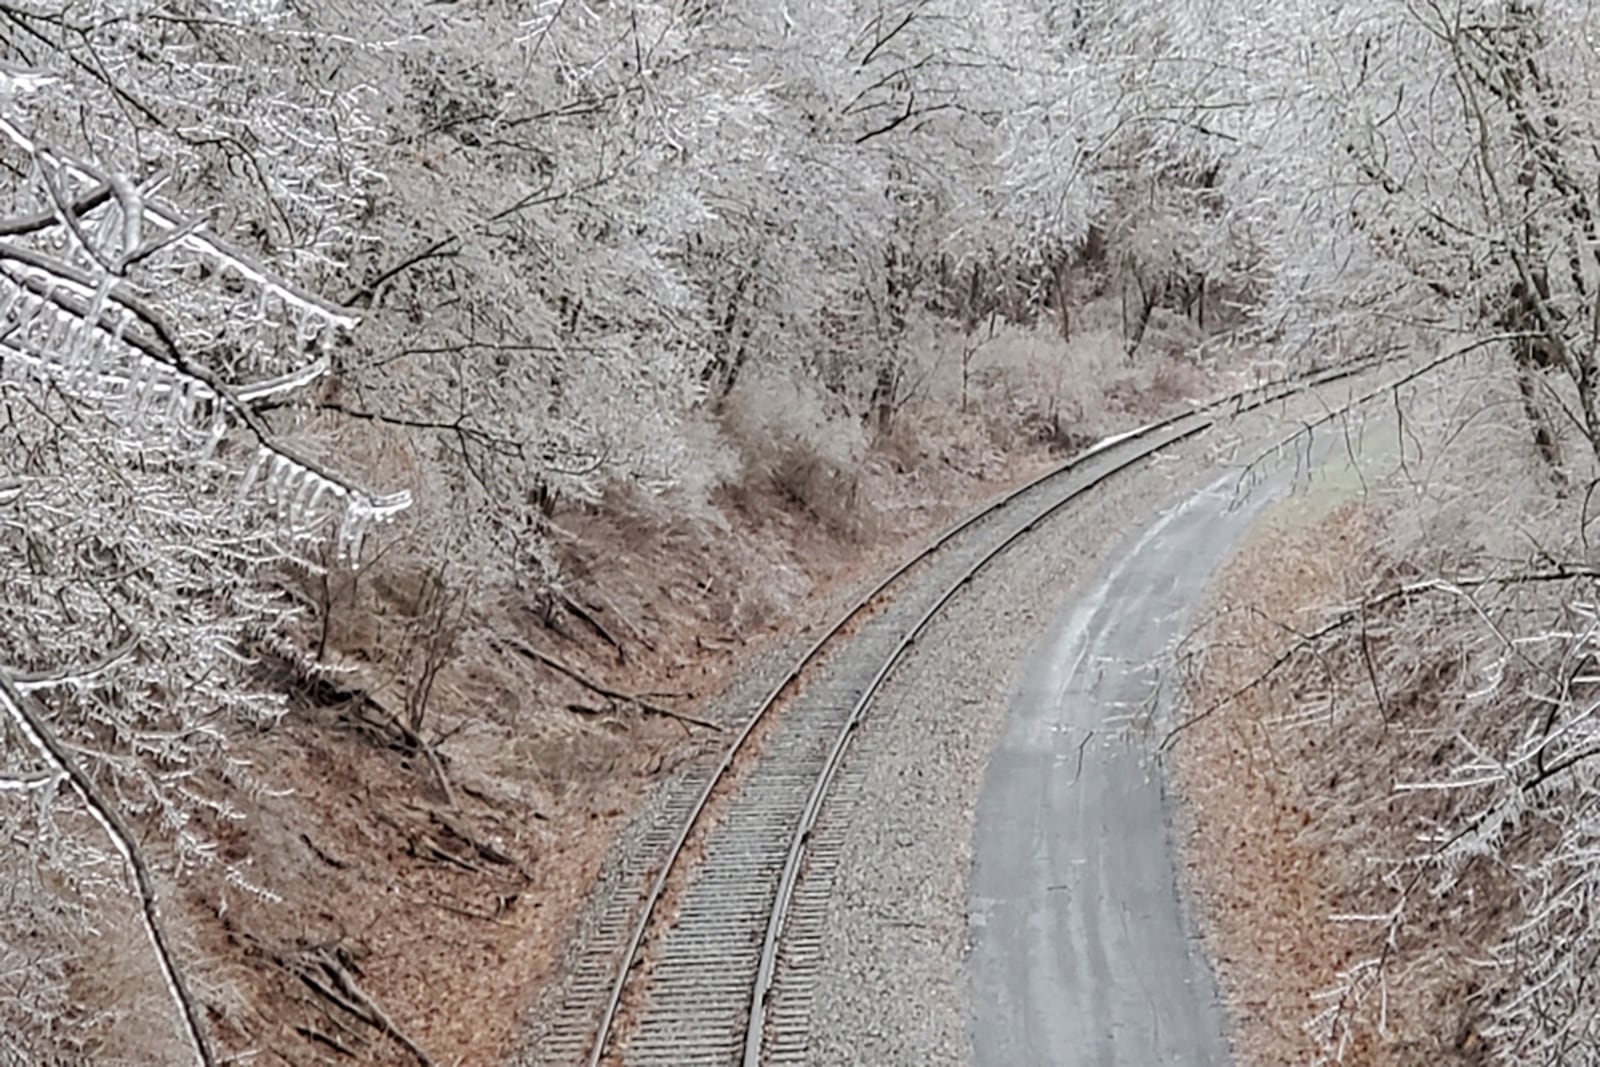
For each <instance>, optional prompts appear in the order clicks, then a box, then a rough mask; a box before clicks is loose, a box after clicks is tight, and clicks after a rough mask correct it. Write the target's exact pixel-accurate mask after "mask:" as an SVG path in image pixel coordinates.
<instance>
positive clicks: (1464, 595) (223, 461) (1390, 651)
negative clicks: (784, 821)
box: [0, 0, 1600, 1064]
mask: <svg viewBox="0 0 1600 1067" xmlns="http://www.w3.org/2000/svg"><path fill="white" fill-rule="evenodd" d="M1597 33H1600V26H1597V25H1596V24H1595V16H1594V14H1593V13H1592V12H1591V10H1590V7H1589V5H1588V4H1586V3H1577V2H1569V0H1548V2H1536V0H1533V2H1491V0H1484V2H1471V3H1467V2H1456V0H1360V2H1352V3H1330V2H1327V0H1274V2H1270V3H1269V2H1265V0H1178V2H1172V0H1075V2H1066V0H1061V2H1057V0H1037V2H1030V0H1002V2H996V3H986V4H974V3H965V2H955V0H881V2H877V0H875V2H861V3H857V2H855V0H818V2H815V3H800V2H787V3H786V2H783V0H771V2H767V0H757V2H754V3H746V4H739V3H724V2H716V0H683V2H678V0H663V2H650V0H639V2H632V3H620V2H610V0H588V2H584V0H526V2H522V3H494V2H490V0H460V2H456V3H438V2H433V0H428V2H424V0H390V2H387V3H382V4H377V3H361V2H354V0H334V2H329V3H307V2H303V0H0V168H3V179H0V184H3V189H0V315H3V319H0V1062H4V1063H17V1064H53V1063H61V1064H78V1063H94V1064H116V1063H130V1064H150V1063H158V1064H166V1063H172V1064H179V1063H190V1062H201V1063H206V1064H212V1063H222V1062H237V1063H278V1062H282V1063H323V1062H326V1063H349V1062H370V1063H393V1062H418V1063H424V1064H427V1063H440V1064H444V1063H463V1064H466V1063H474V1064H476V1063H484V1064H490V1063H497V1062H501V1061H502V1060H503V1058H504V1057H506V1056H508V1055H509V1054H510V1053H511V1051H512V1050H513V1049H514V1048H515V1047H516V1044H517V1034H518V1028H519V1027H520V1026H522V1025H524V1024H525V1023H526V1013H527V1012H528V1011H529V1010H530V1009H531V1007H532V1005H533V1004H534V998H535V994H536V993H537V990H538V986H539V983H540V981H541V980H542V979H543V978H545V977H546V976H548V974H549V973H550V971H551V969H552V968H553V967H554V966H556V962H557V960H556V957H557V954H558V953H559V951H560V947H561V939H562V938H563V936H565V932H566V928H567V924H568V923H569V922H570V920H571V916H572V914H573V911H574V909H575V907H576V905H577V902H578V901H579V900H581V898H582V895H583V893H584V891H585V888H586V886H587V884H588V882H589V881H590V880H591V879H592V878H593V877H594V875H595V873H596V870H597V867H598V865H599V863H600V862H601V859H602V857H603V856H604V854H605V850H606V848H607V846H608V844H609V842H610V841H611V839H612V837H613V835H614V834H615V833H616V831H617V829H618V826H619V825H620V822H621V820H623V819H624V818H625V817H626V815H627V814H628V812H629V811H630V810H631V806H632V805H633V804H635V803H636V802H637V801H638V798H639V796H640V795H641V794H642V792H643V790H644V789H645V788H646V786H647V785H648V784H649V783H650V782H651V781H653V780H655V779H656V778H658V777H659V776H660V775H662V774H666V773H670V772H671V770H672V769H673V767H674V766H675V765H677V763H679V762H680V761H681V760H683V759H684V758H686V756H687V754H690V753H692V752H694V751H695V750H696V748H697V746H703V745H713V744H715V743H716V735H715V731H714V729H713V728H712V727H711V726H710V725H709V724H708V723H707V722H705V721H704V720H703V719H702V718H701V717H700V716H699V715H698V714H697V711H698V705H697V703H696V701H697V700H698V699H699V698H702V697H705V696H708V695H710V694H713V693H715V692H716V690H717V689H718V687H719V686H720V685H721V684H722V683H723V682H724V681H725V680H726V678H727V677H728V676H729V674H730V673H731V672H732V671H733V670H734V669H736V668H737V666H738V665H739V664H740V662H741V661H742V659H743V657H745V656H746V655H748V654H749V653H750V651H751V650H752V649H756V648H758V647H760V646H761V644H762V642H763V641H766V640H768V639H769V638H772V637H773V636H774V635H776V634H779V633H781V632H783V630H784V628H785V626H792V625H794V622H795V619H796V618H797V617H798V616H797V613H799V612H801V610H802V608H803V607H804V605H806V604H807V603H808V602H809V601H810V599H812V598H814V597H816V596H818V595H820V594H821V593H823V592H825V591H826V590H827V589H829V588H830V587H832V586H833V585H834V584H835V583H838V582H842V581H845V580H848V579H849V578H850V577H851V576H852V575H855V574H858V573H862V572H863V571H865V570H870V569H872V568H873V567H876V566H880V565H881V564H882V563H883V562H884V561H885V560H886V559H887V558H889V556H890V555H892V554H893V551H894V550H895V549H896V548H897V547H898V546H900V545H901V544H903V543H904V542H905V541H906V540H907V539H909V538H912V537H914V536H919V535H921V534H922V533H925V532H926V531H927V530H928V529H930V528H931V527H933V526H934V525H937V524H938V523H939V522H941V521H943V520H944V519H945V518H946V517H947V516H948V515H949V514H950V513H951V511H952V509H953V508H955V507H956V506H958V505H960V504H962V503H964V502H970V501H976V500H978V499H982V498H986V497H988V496H991V495H993V494H994V493H996V492H997V491H999V490H1000V489H1001V488H1003V487H1004V486H1005V485H1007V484H1010V483H1011V482H1012V481H1014V480H1015V479H1017V478H1018V477H1020V476H1021V475H1022V474H1023V473H1025V472H1026V471H1027V470H1029V469H1030V468H1032V467H1037V466H1038V465H1039V464H1040V463H1042V462H1043V461H1044V460H1045V459H1047V458H1048V457H1049V456H1050V455H1052V454H1054V455H1060V454H1062V453H1065V452H1070V451H1073V450H1075V449H1077V448H1079V447H1081V446H1082V445H1084V444H1086V443H1088V442H1090V441H1093V440H1095V439H1097V438H1098V437H1100V436H1103V435H1105V434H1108V433H1111V432H1114V431H1117V430H1119V429H1125V428H1127V427H1130V426H1134V425H1137V424H1139V423H1142V422H1145V421H1147V420H1148V419H1150V418H1153V417H1155V416H1157V415H1159V414H1161V413H1163V412H1167V411H1170V410H1174V409H1175V408H1177V407H1179V406H1181V405H1183V404H1185V403H1188V402H1190V401H1192V400H1195V399H1198V398H1202V397H1205V396H1207V395H1210V394H1212V393H1215V392H1218V391H1222V390H1223V389H1224V387H1225V386H1229V385H1231V384H1232V383H1234V382H1237V381H1240V380H1248V379H1250V378H1252V377H1260V376H1264V375H1274V376H1283V375H1287V374H1291V373H1295V372H1299V371H1303V370H1307V369H1311V368H1317V367H1325V366H1333V365H1337V364H1340V363H1346V362H1354V361H1366V360H1372V359H1375V358H1386V359H1394V360H1396V361H1397V362H1396V364H1395V365H1396V366H1399V367H1402V368H1409V375H1410V376H1409V377H1408V379H1407V381H1406V383H1405V385H1404V386H1403V387H1401V388H1397V389H1395V390H1393V391H1392V392H1391V393H1388V394H1385V396H1384V397H1383V398H1381V403H1380V404H1378V405H1377V406H1375V407H1374V408H1372V409H1371V410H1370V411H1369V412H1368V417H1367V418H1366V422H1365V427H1366V428H1365V429H1364V430H1362V429H1361V428H1360V424H1359V422H1358V420H1356V419H1355V418H1354V416H1353V415H1352V414H1350V413H1342V412H1333V413H1330V415H1329V418H1328V420H1327V421H1326V422H1325V423H1323V424H1319V425H1315V426H1307V427H1303V428H1302V430H1303V434H1304V435H1305V436H1306V437H1309V438H1319V437H1324V436H1326V435H1330V434H1331V435H1335V436H1336V437H1337V438H1338V439H1339V441H1340V444H1339V446H1338V447H1340V448H1341V449H1344V448H1348V449H1349V450H1350V451H1352V452H1369V451H1370V452H1372V453H1374V454H1377V455H1380V456H1384V457H1389V459H1390V460H1392V462H1390V463H1389V464H1388V465H1387V466H1386V467H1385V473H1384V474H1383V475H1382V476H1381V477H1378V476H1375V477H1374V478H1373V479H1372V480H1371V481H1370V482H1368V483H1365V484H1363V485H1361V486H1360V487H1359V491H1357V492H1355V493H1353V495H1352V496H1351V498H1350V499H1349V500H1348V501H1347V502H1345V503H1343V504H1341V505H1340V506H1339V508H1338V509H1337V510H1336V511H1335V512H1334V513H1333V516H1332V517H1331V518H1330V519H1329V520H1328V523H1327V524H1326V528H1327V529H1339V530H1342V531H1345V532H1344V533H1343V534H1341V535H1340V536H1341V537H1343V538H1344V540H1341V541H1340V542H1339V543H1340V544H1342V545H1344V546H1345V548H1346V549H1350V550H1349V551H1348V552H1346V553H1345V556H1347V557H1348V558H1344V557H1341V556H1339V555H1338V553H1337V552H1335V550H1334V549H1332V548H1330V547H1329V546H1328V544H1327V542H1326V539H1324V540H1318V539H1317V538H1312V537H1305V538H1298V539H1297V538H1288V539H1286V540H1284V542H1283V543H1282V544H1281V545H1280V546H1279V550H1278V551H1277V552H1276V553H1275V554H1274V555H1273V556H1272V559H1271V561H1270V566H1263V567H1262V568H1261V573H1263V574H1266V573H1267V572H1270V571H1271V570H1272V569H1273V568H1274V567H1282V568H1286V569H1287V570H1289V571H1290V572H1291V573H1295V574H1301V573H1303V571H1304V568H1311V569H1318V568H1321V570H1319V571H1318V573H1319V574H1320V573H1322V571H1323V570H1325V571H1326V574H1324V575H1323V577H1322V578H1321V579H1319V580H1318V581H1316V582H1299V581H1296V580H1292V579H1291V580H1286V582H1285V583H1283V584H1284V588H1285V589H1286V590H1287V591H1286V592H1285V593H1284V594H1283V595H1282V596H1279V597H1276V598H1274V599H1273V600H1271V601H1264V602H1262V603H1260V604H1252V605H1243V604H1239V605H1233V606H1236V607H1238V611H1237V612H1236V613H1235V612H1224V613H1223V614H1222V615H1220V616H1219V618H1218V620H1217V621H1216V622H1215V624H1214V625H1213V626H1212V627H1211V628H1210V629H1207V630H1205V631H1203V632H1201V633H1199V634H1197V635H1196V638H1195V643H1194V644H1193V645H1191V646H1189V647H1187V648H1186V649H1185V650H1184V651H1185V654H1186V655H1188V657H1189V658H1188V659H1187V660H1186V662H1187V663H1188V665H1189V666H1190V668H1191V675H1192V677H1193V679H1194V685H1193V686H1192V687H1191V688H1193V689H1194V696H1195V705H1196V708H1197V709H1198V710H1197V713H1196V718H1195V720H1194V722H1195V723H1200V722H1205V723H1210V722H1213V721H1226V722H1229V723H1232V724H1233V725H1232V726H1230V729H1233V730H1234V731H1235V732H1236V733H1237V734H1238V735H1239V736H1240V737H1245V738H1247V740H1245V741H1240V742H1239V745H1240V746H1242V748H1241V750H1243V749H1248V748H1249V747H1250V746H1252V745H1255V746H1261V748H1262V751H1267V750H1270V751H1271V752H1273V753H1275V754H1277V755H1281V756H1282V758H1281V759H1275V760H1269V761H1265V762H1270V763H1271V764H1272V767H1271V770H1270V771H1263V772H1262V773H1263V774H1264V775H1267V776H1268V777H1269V778H1271V776H1272V775H1276V776H1277V777H1276V778H1271V781H1272V782H1274V783H1276V784H1275V785H1274V786H1273V788H1272V790H1271V792H1272V796H1273V799H1272V800H1271V802H1270V803H1267V804H1265V805H1264V806H1263V807H1262V808H1260V809H1259V810H1258V812H1257V816H1253V817H1259V818H1260V819H1261V820H1263V822H1262V825H1263V826H1265V827H1267V829H1269V830H1272V828H1273V827H1279V828H1282V827H1289V826H1290V825H1291V824H1294V825H1293V829H1292V830H1290V829H1282V831H1281V832H1279V831H1278V830H1272V832H1270V833H1266V832H1264V833H1263V835H1262V838H1261V841H1259V842H1257V845H1258V847H1259V849H1260V851H1261V853H1262V854H1263V855H1266V854H1269V853H1274V850H1280V851H1281V850H1285V849H1287V850H1289V851H1290V852H1293V850H1296V849H1299V850H1302V851H1304V852H1306V853H1307V854H1308V855H1311V856H1313V857H1314V858H1315V860H1316V863H1320V864H1325V866H1324V867H1315V865H1314V864H1312V865H1311V866H1307V864H1310V863H1311V861H1309V860H1308V861H1306V864H1301V865H1300V867H1299V868H1297V869H1300V870H1313V869H1314V870H1315V871H1316V872H1318V873H1316V874H1315V877H1314V882H1315V892H1314V893H1313V894H1312V898H1313V899H1310V903H1309V904H1307V905H1306V907H1305V909H1304V913H1305V914H1304V916H1303V922H1301V923H1300V926H1299V927H1297V928H1296V930H1297V932H1296V934H1295V936H1296V937H1297V938H1301V939H1302V942H1303V949H1302V950H1301V951H1298V952H1296V953H1295V954H1294V955H1295V956H1296V959H1297V960H1298V963H1297V964H1296V967H1297V970H1296V972H1295V975H1294V976H1293V978H1294V980H1300V979H1301V978H1303V980H1304V983H1305V987H1306V995H1305V996H1304V997H1301V998H1298V999H1296V998H1295V997H1284V998H1279V999H1278V1000H1274V1001H1273V1003H1274V1004H1281V1006H1282V1010H1281V1012H1280V1013H1279V1015H1278V1017H1277V1018H1276V1021H1275V1024H1274V1025H1275V1026H1277V1027H1278V1029H1279V1030H1281V1031H1282V1032H1283V1035H1287V1036H1282V1035H1280V1036H1282V1040H1284V1041H1287V1042H1288V1043H1289V1045H1292V1046H1293V1052H1292V1053H1290V1052H1283V1051H1281V1049H1280V1050H1277V1051H1269V1052H1265V1053H1262V1058H1261V1059H1260V1060H1259V1062H1263V1063H1268V1062H1289V1060H1288V1059H1282V1060H1280V1059H1279V1057H1280V1056H1285V1057H1289V1056H1292V1057H1294V1058H1296V1059H1304V1060H1307V1061H1315V1060H1321V1061H1324V1062H1340V1061H1342V1062H1395V1063H1402V1062H1416V1061H1417V1058H1418V1056H1419V1053H1418V1051H1417V1050H1418V1049H1420V1048H1423V1047H1425V1046H1426V1047H1427V1048H1428V1049H1429V1050H1430V1052H1440V1051H1444V1052H1448V1053H1449V1054H1451V1055H1454V1056H1457V1057H1458V1058H1459V1059H1460V1062H1504V1063H1523V1062H1540V1063H1576V1062H1600V992H1597V989H1596V987H1595V985H1594V983H1593V982H1592V981H1591V980H1590V979H1591V975H1592V973H1593V972H1594V970H1595V968H1596V966H1597V964H1600V932H1597V931H1600V760H1596V759H1594V758H1593V757H1595V756H1596V755H1597V754H1600V719H1597V717H1596V711H1597V708H1600V688H1597V687H1600V658H1597V654H1600V601H1597V599H1596V594H1597V590H1600V568H1597V563H1596V562H1595V552H1594V551H1593V550H1591V548H1590V543H1589V542H1590V535H1589V529H1590V527H1591V525H1592V524H1593V522H1594V520H1595V519H1596V517H1600V499H1596V494H1595V492H1594V490H1595V487H1596V486H1597V485H1600V293H1597V292H1596V289H1597V288H1600V152H1597V150H1596V147H1595V146H1596V145H1597V144H1600V91H1597V90H1600V51H1597V49H1600V45H1597V41H1600V38H1597V36H1596V34H1597ZM1292 429H1293V427H1289V428H1287V429H1286V431H1285V432H1289V431H1290V430H1292ZM1302 564H1303V565H1304V567H1303V568H1302V571H1296V570H1294V568H1295V567H1297V566H1301V565H1302ZM1245 650H1248V651H1250V652H1252V654H1258V655H1256V658H1251V657H1250V656H1246V655H1244V651H1245ZM1224 668H1226V670H1227V671H1230V672H1232V673H1231V674H1228V675H1227V677H1229V678H1234V677H1235V676H1236V677H1237V680H1238V684H1237V685H1235V684H1234V682H1233V681H1229V682H1227V683H1222V682H1219V681H1218V680H1217V679H1219V678H1221V677H1224ZM1185 740H1186V731H1184V730H1180V731H1179V732H1178V733H1177V734H1176V735H1175V736H1174V737H1173V738H1172V739H1171V743H1172V745H1174V746H1177V747H1179V748H1180V749H1181V747H1182V745H1183V744H1184V743H1185ZM1251 773H1254V772H1253V771H1252V772H1251ZM1263 780H1267V779H1263ZM1305 827H1309V829H1305ZM1201 840H1202V841H1203V840H1204V838H1203V835H1202V837H1201ZM1307 877H1308V878H1310V877H1312V876H1311V875H1307ZM1328 931H1332V933H1331V934H1330V933H1328ZM1225 932H1226V931H1223V933H1225ZM1324 945H1331V946H1332V947H1330V948H1329V949H1328V951H1327V952H1325V953H1319V951H1318V950H1317V947H1318V946H1324ZM1268 970H1269V971H1270V972H1272V973H1265V974H1249V975H1245V979H1246V980H1247V983H1268V984H1270V983H1272V982H1274V981H1278V980H1279V979H1280V978H1282V979H1284V980H1285V981H1287V980H1288V979H1287V978H1285V977H1284V975H1283V974H1282V970H1283V969H1282V968H1281V967H1280V968H1276V969H1273V968H1268ZM1243 974H1244V972H1242V971H1240V972H1236V973H1235V974H1234V975H1233V976H1231V977H1230V975H1229V974H1227V973H1225V974H1224V979H1225V985H1228V986H1229V995H1230V996H1232V997H1244V999H1246V1000H1249V999H1250V996H1249V994H1250V992H1251V991H1250V990H1249V989H1246V988H1244V987H1242V986H1241V985H1240V984H1239V981H1240V976H1241V975H1243ZM1440 1019H1446V1020H1447V1024H1441V1023H1440V1022H1439V1020H1440ZM1446 1031H1447V1032H1446ZM1441 1035H1442V1036H1441ZM1263 1040H1265V1039H1263ZM1419 1042H1420V1044H1419ZM1429 1042H1432V1044H1429ZM1273 1048H1274V1049H1277V1046H1273Z"/></svg>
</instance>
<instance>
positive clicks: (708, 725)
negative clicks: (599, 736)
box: [511, 641, 722, 734]
mask: <svg viewBox="0 0 1600 1067" xmlns="http://www.w3.org/2000/svg"><path fill="white" fill-rule="evenodd" d="M511 648H512V650H513V651H515V652H516V653H517V654H519V655H521V656H524V657H526V658H527V659H531V660H533V661H534V662H535V663H542V664H544V665H545V666H546V667H549V668H550V669H551V670H553V671H555V672H556V673H557V674H562V675H565V676H566V677H568V678H570V679H572V680H573V681H574V682H577V683H578V684H579V685H581V686H583V687H584V688H585V689H587V690H589V691H590V692H592V693H597V694H599V695H600V696H603V697H605V698H606V699H607V700H614V701H617V702H618V703H622V704H631V705H633V706H634V707H636V708H638V709H639V710H640V711H642V712H644V713H646V714H648V715H659V716H661V717H662V718H667V719H676V720H677V721H679V722H681V723H687V724H688V725H690V726H699V727H701V728H702V729H705V730H711V731H713V732H714V733H719V734H720V733H721V732H722V727H720V726H718V725H717V724H716V723H714V722H710V721H709V720H706V719H699V718H696V717H695V716H693V715H688V714H685V713H684V712H681V711H673V710H672V709H671V708H664V707H662V706H661V705H659V704H652V703H651V702H650V701H648V700H646V699H644V698H643V697H642V696H639V695H637V694H631V693H623V692H620V691H618V690H616V689H612V688H611V687H610V686H607V685H603V684H601V683H600V682H597V681H595V680H594V679H592V678H589V677H586V676H585V675H584V674H583V673H582V672H580V671H578V670H577V669H576V668H574V667H569V666H568V665H567V664H565V663H563V662H561V661H560V660H559V659H557V658H556V657H554V656H552V655H550V654H549V653H547V652H540V651H539V650H538V649H537V648H534V647H532V646H531V645H527V644H524V643H522V642H521V641H518V642H516V643H515V644H513V645H512V646H511Z"/></svg>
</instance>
